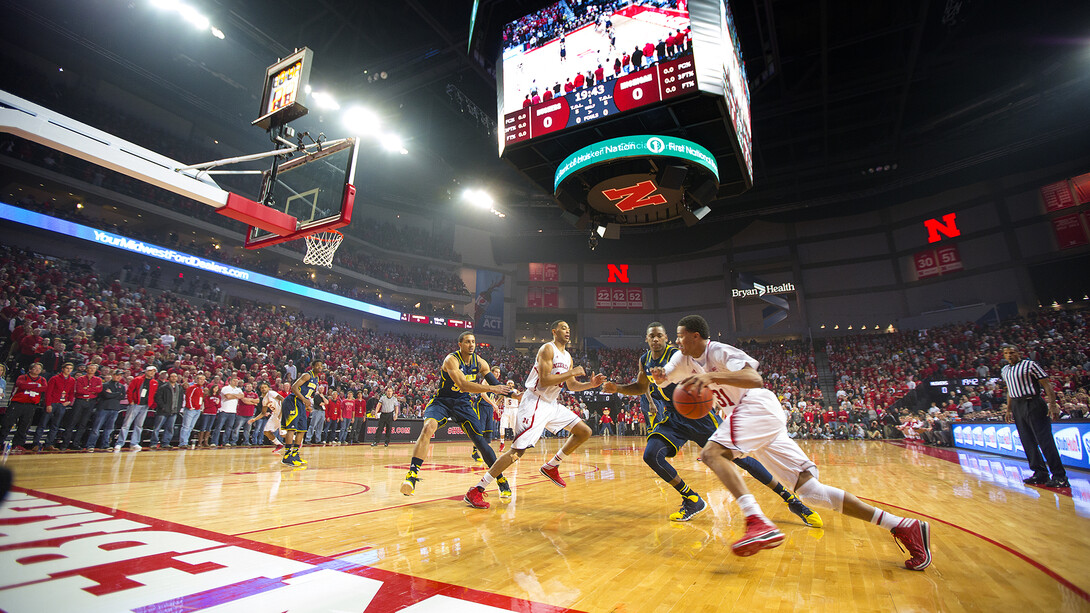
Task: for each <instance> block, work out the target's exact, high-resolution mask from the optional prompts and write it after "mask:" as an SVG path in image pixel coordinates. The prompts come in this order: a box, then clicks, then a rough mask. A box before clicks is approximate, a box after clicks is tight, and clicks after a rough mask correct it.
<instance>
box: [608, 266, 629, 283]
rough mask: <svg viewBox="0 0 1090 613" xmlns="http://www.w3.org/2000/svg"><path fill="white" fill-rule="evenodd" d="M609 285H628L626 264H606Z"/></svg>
mask: <svg viewBox="0 0 1090 613" xmlns="http://www.w3.org/2000/svg"><path fill="white" fill-rule="evenodd" d="M606 270H608V271H609V282H610V283H628V264H621V265H620V266H618V265H616V264H606Z"/></svg>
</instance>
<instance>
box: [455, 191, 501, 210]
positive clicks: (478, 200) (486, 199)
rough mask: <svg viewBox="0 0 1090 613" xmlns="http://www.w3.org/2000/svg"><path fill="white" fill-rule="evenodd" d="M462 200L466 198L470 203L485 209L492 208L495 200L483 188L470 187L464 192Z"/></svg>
mask: <svg viewBox="0 0 1090 613" xmlns="http://www.w3.org/2000/svg"><path fill="white" fill-rule="evenodd" d="M462 200H465V201H466V202H468V203H469V204H471V205H473V206H475V207H477V208H479V209H485V210H491V209H492V208H493V207H492V205H493V204H495V201H494V200H492V196H490V195H488V192H486V191H484V190H483V189H474V188H470V189H467V190H466V191H464V192H462Z"/></svg>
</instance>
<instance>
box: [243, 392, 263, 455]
mask: <svg viewBox="0 0 1090 613" xmlns="http://www.w3.org/2000/svg"><path fill="white" fill-rule="evenodd" d="M260 402H261V398H260V397H259V396H258V395H257V391H255V390H254V384H253V383H247V384H246V385H245V387H243V388H242V398H241V399H240V400H239V401H238V416H239V419H245V420H246V423H245V424H242V426H241V427H242V440H241V441H240V442H239V445H252V444H255V443H254V442H253V428H254V424H253V422H252V421H250V418H251V417H253V416H254V415H256V414H257V405H258V404H259V403H260ZM259 434H260V433H259Z"/></svg>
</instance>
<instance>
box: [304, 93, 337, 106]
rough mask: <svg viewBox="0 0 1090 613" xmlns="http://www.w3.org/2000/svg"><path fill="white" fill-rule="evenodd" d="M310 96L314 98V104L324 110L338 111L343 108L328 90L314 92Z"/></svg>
mask: <svg viewBox="0 0 1090 613" xmlns="http://www.w3.org/2000/svg"><path fill="white" fill-rule="evenodd" d="M308 93H309V92H308ZM310 97H311V99H312V100H314V104H316V105H317V106H318V108H320V109H322V110H324V111H336V110H338V109H340V108H341V105H339V104H337V101H336V100H334V99H333V96H331V95H330V94H329V93H327V92H313V93H311V94H310Z"/></svg>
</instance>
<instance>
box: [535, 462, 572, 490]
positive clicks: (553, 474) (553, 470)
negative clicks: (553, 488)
mask: <svg viewBox="0 0 1090 613" xmlns="http://www.w3.org/2000/svg"><path fill="white" fill-rule="evenodd" d="M541 474H543V475H545V476H546V477H548V478H549V481H552V482H553V483H555V484H557V485H558V486H560V487H568V484H567V483H564V479H562V478H561V477H560V468H559V467H557V466H542V467H541Z"/></svg>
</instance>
